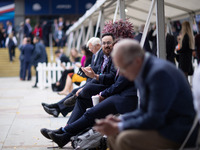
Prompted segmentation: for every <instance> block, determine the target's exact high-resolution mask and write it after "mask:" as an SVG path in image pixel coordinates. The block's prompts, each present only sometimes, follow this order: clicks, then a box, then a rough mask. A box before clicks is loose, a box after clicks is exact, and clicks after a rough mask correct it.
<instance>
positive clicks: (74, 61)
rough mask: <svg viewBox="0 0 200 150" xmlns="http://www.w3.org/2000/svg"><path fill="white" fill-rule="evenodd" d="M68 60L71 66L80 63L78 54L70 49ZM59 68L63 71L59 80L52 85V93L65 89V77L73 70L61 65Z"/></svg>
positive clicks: (73, 49)
mask: <svg viewBox="0 0 200 150" xmlns="http://www.w3.org/2000/svg"><path fill="white" fill-rule="evenodd" d="M69 60H70V62H71V63H72V64H77V63H79V62H80V54H79V53H78V51H77V50H76V49H75V48H72V49H71V51H70V57H69ZM61 66H62V67H63V68H64V69H65V70H64V71H63V73H62V76H61V78H60V80H59V81H58V82H56V83H54V84H52V90H53V91H62V90H63V89H64V87H65V82H66V79H67V75H68V73H73V72H74V68H73V67H71V68H68V69H67V68H65V66H63V65H62V64H61Z"/></svg>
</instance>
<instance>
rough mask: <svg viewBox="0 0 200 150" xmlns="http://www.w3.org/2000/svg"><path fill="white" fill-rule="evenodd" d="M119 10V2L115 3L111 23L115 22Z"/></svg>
mask: <svg viewBox="0 0 200 150" xmlns="http://www.w3.org/2000/svg"><path fill="white" fill-rule="evenodd" d="M118 10H119V0H118V1H117V4H116V8H115V14H114V18H113V23H114V22H115V21H116V19H117V12H118Z"/></svg>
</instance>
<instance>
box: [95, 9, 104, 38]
mask: <svg viewBox="0 0 200 150" xmlns="http://www.w3.org/2000/svg"><path fill="white" fill-rule="evenodd" d="M102 11H103V10H102V8H101V9H100V11H99V16H98V20H97V24H96V30H95V34H94V36H95V37H96V36H97V33H98V30H99V26H100V22H101V16H102Z"/></svg>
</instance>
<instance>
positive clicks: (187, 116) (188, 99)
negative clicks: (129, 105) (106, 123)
mask: <svg viewBox="0 0 200 150" xmlns="http://www.w3.org/2000/svg"><path fill="white" fill-rule="evenodd" d="M138 83H139V84H138ZM135 84H136V86H137V87H138V88H139V91H140V96H141V101H140V109H137V110H136V111H134V112H131V113H127V114H125V115H123V116H122V119H123V122H122V124H123V128H124V129H143V130H148V129H150V130H157V131H158V132H159V133H160V134H161V135H162V136H164V137H165V138H167V139H170V140H172V141H174V142H177V143H182V142H183V141H184V139H185V138H186V136H187V134H188V132H189V130H190V128H191V126H192V123H193V120H194V117H195V111H194V107H193V98H192V92H191V89H190V86H189V84H188V82H187V80H186V78H185V76H184V75H183V73H182V72H181V71H180V70H178V69H177V68H176V67H175V66H174V65H173V64H171V63H169V62H167V61H165V60H161V59H158V58H156V57H154V56H151V55H150V57H149V58H147V62H146V64H145V65H144V68H143V71H141V76H140V77H137V79H136V80H135ZM196 135H197V132H195V134H193V135H192V136H191V138H190V141H189V143H188V144H189V145H192V144H194V143H195V141H196Z"/></svg>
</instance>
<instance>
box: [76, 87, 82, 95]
mask: <svg viewBox="0 0 200 150" xmlns="http://www.w3.org/2000/svg"><path fill="white" fill-rule="evenodd" d="M82 89H83V88H80V89H79V90H78V91H77V92H76V96H78V95H79V93H80V92H81V91H82Z"/></svg>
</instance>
